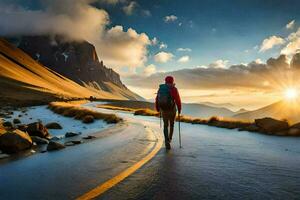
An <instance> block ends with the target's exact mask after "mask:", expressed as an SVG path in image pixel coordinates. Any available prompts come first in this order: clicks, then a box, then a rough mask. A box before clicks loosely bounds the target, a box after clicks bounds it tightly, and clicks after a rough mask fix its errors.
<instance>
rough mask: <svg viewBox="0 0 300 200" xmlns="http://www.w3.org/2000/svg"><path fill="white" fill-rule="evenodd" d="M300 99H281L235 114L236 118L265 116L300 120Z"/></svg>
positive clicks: (293, 120) (245, 118)
mask: <svg viewBox="0 0 300 200" xmlns="http://www.w3.org/2000/svg"><path fill="white" fill-rule="evenodd" d="M299 103H300V101H279V102H276V103H273V104H271V105H268V106H265V107H262V108H260V109H257V110H254V111H249V112H245V113H241V114H237V115H234V116H233V117H234V118H236V119H243V120H254V119H257V118H263V117H272V118H275V119H279V120H282V119H286V120H288V121H290V122H299V121H300V115H299V113H300V107H299V105H300V104H299Z"/></svg>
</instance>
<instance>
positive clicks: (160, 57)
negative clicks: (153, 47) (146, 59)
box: [154, 51, 174, 63]
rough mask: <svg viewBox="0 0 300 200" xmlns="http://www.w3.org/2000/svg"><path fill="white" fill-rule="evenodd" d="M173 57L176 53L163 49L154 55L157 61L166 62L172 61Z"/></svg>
mask: <svg viewBox="0 0 300 200" xmlns="http://www.w3.org/2000/svg"><path fill="white" fill-rule="evenodd" d="M173 57H174V55H173V54H172V53H168V52H165V51H161V52H159V53H157V54H156V55H155V56H154V60H155V62H159V63H166V62H168V61H170V60H171V59H172V58H173Z"/></svg>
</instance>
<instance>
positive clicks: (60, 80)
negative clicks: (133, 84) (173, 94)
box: [0, 38, 136, 106]
mask: <svg viewBox="0 0 300 200" xmlns="http://www.w3.org/2000/svg"><path fill="white" fill-rule="evenodd" d="M105 84H106V85H107V88H108V89H109V91H107V90H97V89H95V88H93V87H83V86H82V85H79V84H78V83H75V82H74V81H72V80H70V79H68V78H66V77H64V76H63V75H60V74H59V73H57V72H55V71H53V70H51V69H49V68H47V67H45V66H44V65H42V64H40V63H39V62H37V61H35V60H34V59H32V58H31V57H30V56H29V55H27V54H26V53H24V52H23V51H22V50H20V49H19V48H16V47H15V46H13V45H11V44H10V43H8V42H7V41H6V40H4V39H1V38H0V88H1V90H0V104H1V106H4V105H9V104H10V105H33V104H37V103H45V102H49V101H53V100H58V99H60V100H61V99H70V98H84V97H89V96H95V97H98V98H105V99H129V98H135V97H136V95H134V94H133V93H132V92H130V91H128V90H126V89H123V88H122V87H119V86H117V85H115V84H113V83H110V82H107V83H105Z"/></svg>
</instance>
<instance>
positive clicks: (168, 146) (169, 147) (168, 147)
mask: <svg viewBox="0 0 300 200" xmlns="http://www.w3.org/2000/svg"><path fill="white" fill-rule="evenodd" d="M166 149H167V150H170V149H171V145H170V143H169V142H166Z"/></svg>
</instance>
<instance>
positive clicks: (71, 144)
mask: <svg viewBox="0 0 300 200" xmlns="http://www.w3.org/2000/svg"><path fill="white" fill-rule="evenodd" d="M81 143H82V142H81V141H80V140H72V141H68V142H65V146H74V145H76V144H81Z"/></svg>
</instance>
